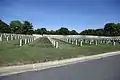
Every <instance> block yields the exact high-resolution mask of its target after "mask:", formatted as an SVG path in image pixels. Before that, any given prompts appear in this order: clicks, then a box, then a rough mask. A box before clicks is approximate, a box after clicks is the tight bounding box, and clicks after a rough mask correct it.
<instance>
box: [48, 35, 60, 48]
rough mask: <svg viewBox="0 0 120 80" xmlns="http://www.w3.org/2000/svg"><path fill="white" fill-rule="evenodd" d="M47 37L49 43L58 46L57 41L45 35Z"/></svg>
mask: <svg viewBox="0 0 120 80" xmlns="http://www.w3.org/2000/svg"><path fill="white" fill-rule="evenodd" d="M47 38H48V39H49V41H50V42H51V44H52V45H53V46H54V47H55V48H58V47H59V46H58V42H57V41H55V40H54V39H52V38H50V37H47Z"/></svg>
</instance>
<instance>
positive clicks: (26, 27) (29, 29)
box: [23, 21, 33, 34]
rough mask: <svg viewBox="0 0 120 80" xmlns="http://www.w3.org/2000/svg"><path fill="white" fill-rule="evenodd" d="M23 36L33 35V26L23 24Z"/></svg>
mask: <svg viewBox="0 0 120 80" xmlns="http://www.w3.org/2000/svg"><path fill="white" fill-rule="evenodd" d="M23 34H33V25H32V23H30V22H29V21H24V23H23Z"/></svg>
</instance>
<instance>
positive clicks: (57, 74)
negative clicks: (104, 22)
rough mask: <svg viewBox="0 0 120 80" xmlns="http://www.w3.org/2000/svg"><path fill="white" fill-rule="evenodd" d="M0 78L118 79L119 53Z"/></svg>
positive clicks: (52, 79)
mask: <svg viewBox="0 0 120 80" xmlns="http://www.w3.org/2000/svg"><path fill="white" fill-rule="evenodd" d="M0 80H120V55H118V56H112V57H108V58H104V59H99V60H92V61H87V62H82V63H77V64H72V65H68V66H64V67H58V68H51V69H46V70H42V71H34V72H25V73H20V74H16V75H10V76H4V77H0Z"/></svg>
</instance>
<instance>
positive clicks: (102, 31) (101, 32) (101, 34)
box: [95, 29, 104, 36]
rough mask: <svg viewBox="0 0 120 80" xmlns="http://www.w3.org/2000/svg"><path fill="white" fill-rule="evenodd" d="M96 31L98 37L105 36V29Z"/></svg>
mask: <svg viewBox="0 0 120 80" xmlns="http://www.w3.org/2000/svg"><path fill="white" fill-rule="evenodd" d="M95 31H96V35H97V36H104V29H96V30H95Z"/></svg>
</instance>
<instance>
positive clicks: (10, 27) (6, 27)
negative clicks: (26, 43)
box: [0, 20, 120, 36]
mask: <svg viewBox="0 0 120 80" xmlns="http://www.w3.org/2000/svg"><path fill="white" fill-rule="evenodd" d="M0 33H14V34H52V35H95V36H120V23H107V24H105V26H104V28H101V29H87V30H84V31H82V32H80V33H78V32H77V31H76V30H71V31H70V30H69V29H68V28H65V27H61V28H60V29H58V30H47V29H46V28H38V29H33V25H32V23H30V22H29V21H23V22H21V21H19V20H14V21H11V22H10V24H7V23H5V22H4V21H2V20H0Z"/></svg>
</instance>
